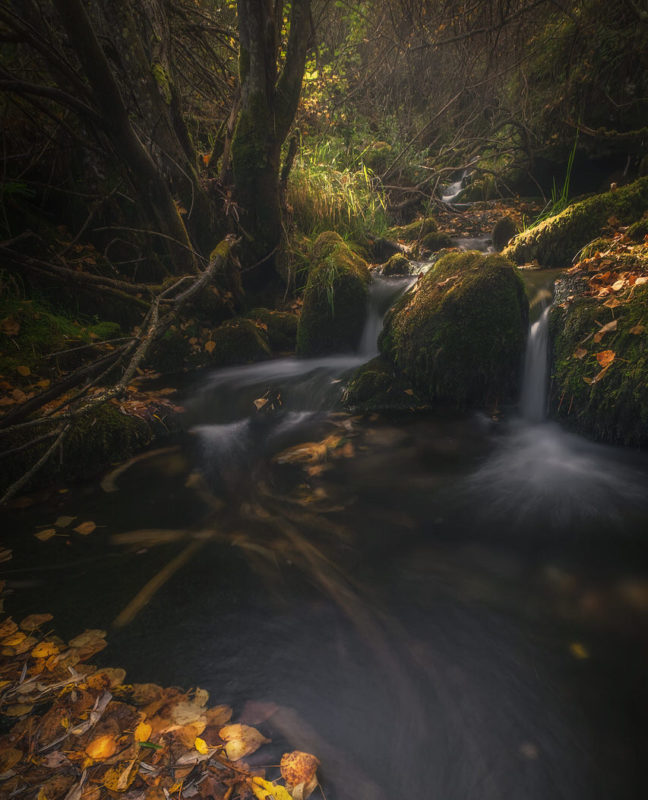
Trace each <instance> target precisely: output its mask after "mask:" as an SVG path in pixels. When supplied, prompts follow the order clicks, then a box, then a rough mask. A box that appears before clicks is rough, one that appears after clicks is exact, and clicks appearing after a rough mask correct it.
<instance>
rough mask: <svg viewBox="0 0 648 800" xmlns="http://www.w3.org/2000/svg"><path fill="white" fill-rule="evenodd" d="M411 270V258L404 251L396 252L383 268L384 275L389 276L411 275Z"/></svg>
mask: <svg viewBox="0 0 648 800" xmlns="http://www.w3.org/2000/svg"><path fill="white" fill-rule="evenodd" d="M409 271H410V264H409V259H408V258H407V257H406V256H404V255H403V254H402V253H394V255H393V256H392V257H391V258H390V259H389V261H388V262H387V263H386V264H385V266H384V267H383V269H382V273H383V275H385V277H388V278H389V277H391V276H392V275H409Z"/></svg>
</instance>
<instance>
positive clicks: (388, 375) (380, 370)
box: [342, 356, 425, 412]
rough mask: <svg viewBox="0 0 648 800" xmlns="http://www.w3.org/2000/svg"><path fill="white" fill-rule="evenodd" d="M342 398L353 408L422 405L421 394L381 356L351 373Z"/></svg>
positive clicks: (395, 408) (396, 408) (393, 408)
mask: <svg viewBox="0 0 648 800" xmlns="http://www.w3.org/2000/svg"><path fill="white" fill-rule="evenodd" d="M342 402H343V404H344V405H345V406H346V407H347V408H348V409H350V410H352V411H356V412H357V411H362V412H374V411H378V412H384V411H408V410H410V409H412V408H421V407H422V406H425V400H424V398H423V396H422V394H421V393H420V392H417V391H416V390H415V389H413V388H412V386H411V384H410V383H409V382H408V381H407V380H406V379H405V378H404V376H403V375H401V374H399V373H397V372H396V371H395V370H394V367H393V365H392V364H390V363H389V362H388V361H387V360H386V359H384V358H382V357H381V356H378V357H377V358H374V359H372V360H371V361H369V363H368V364H363V366H361V367H360V368H359V369H357V370H356V371H355V372H354V373H353V374H352V375H351V377H350V378H349V382H348V384H347V387H346V389H345V391H344V394H343V396H342Z"/></svg>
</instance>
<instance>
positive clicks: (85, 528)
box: [73, 521, 97, 536]
mask: <svg viewBox="0 0 648 800" xmlns="http://www.w3.org/2000/svg"><path fill="white" fill-rule="evenodd" d="M96 527H97V525H96V523H94V522H90V521H88V522H82V523H81V524H80V525H77V526H76V528H74V529H73V530H75V531H76V532H77V533H80V534H81V535H82V536H87V535H88V534H89V533H92V531H93V530H94V529H95V528H96Z"/></svg>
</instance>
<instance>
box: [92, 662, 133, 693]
mask: <svg viewBox="0 0 648 800" xmlns="http://www.w3.org/2000/svg"><path fill="white" fill-rule="evenodd" d="M125 679H126V670H125V669H122V668H121V667H105V668H104V669H102V670H100V671H99V672H95V674H94V675H91V676H90V677H89V678H88V686H89V687H90V689H99V690H103V689H114V688H115V687H116V686H121V685H122V684H123V683H124V680H125Z"/></svg>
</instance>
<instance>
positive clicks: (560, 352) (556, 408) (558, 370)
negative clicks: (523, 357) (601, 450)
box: [549, 286, 648, 446]
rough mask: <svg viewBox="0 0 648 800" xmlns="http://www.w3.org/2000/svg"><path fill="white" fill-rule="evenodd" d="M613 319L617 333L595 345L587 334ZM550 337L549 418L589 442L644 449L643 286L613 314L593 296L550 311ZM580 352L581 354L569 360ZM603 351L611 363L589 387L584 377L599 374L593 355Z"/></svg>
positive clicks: (647, 310) (647, 304)
mask: <svg viewBox="0 0 648 800" xmlns="http://www.w3.org/2000/svg"><path fill="white" fill-rule="evenodd" d="M613 319H617V320H618V322H617V330H616V331H612V332H610V333H607V334H605V336H604V337H603V338H602V340H601V341H600V342H598V343H595V342H594V341H593V339H592V334H595V333H596V332H597V331H598V330H599V327H600V325H604V324H606V323H608V322H611V321H612V320H613ZM636 326H645V329H644V330H641V329H640V328H637V327H636ZM633 329H634V330H635V333H631V331H632V330H633ZM550 336H551V345H552V365H551V392H550V400H549V404H550V412H551V414H552V415H553V416H554V417H556V418H557V419H560V420H561V421H563V422H565V423H566V424H567V425H568V426H569V427H571V428H573V429H574V430H576V431H578V432H579V433H583V434H586V435H588V436H590V437H592V438H594V439H598V440H601V441H606V442H612V443H618V444H626V445H635V446H637V445H640V446H646V445H647V444H648V287H645V286H642V287H639V288H635V290H634V291H633V292H632V294H631V296H630V299H629V300H627V301H626V302H624V303H623V305H622V306H621V307H619V308H617V309H614V311H611V310H610V309H607V308H605V307H604V306H602V305H601V304H600V303H599V302H597V301H596V300H595V299H593V298H586V299H582V300H579V301H577V302H574V303H572V304H569V305H568V306H567V307H566V308H560V307H556V308H554V309H553V311H552V313H551V317H550ZM581 348H582V349H583V350H586V351H587V353H586V354H585V355H584V356H583V358H575V357H574V353H575V352H576V351H579V350H580V349H581ZM603 350H612V351H613V352H614V353H615V359H614V361H613V362H612V364H611V365H610V367H609V369H608V370H607V371H606V372H605V374H604V375H603V376H602V377H601V378H600V380H598V381H597V382H596V383H592V384H589V383H587V382H586V381H585V378H587V379H588V380H592V379H594V378H596V376H597V375H599V374H600V372H601V368H600V366H599V363H598V361H597V359H596V354H597V353H598V352H601V351H603ZM579 354H580V352H579Z"/></svg>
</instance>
